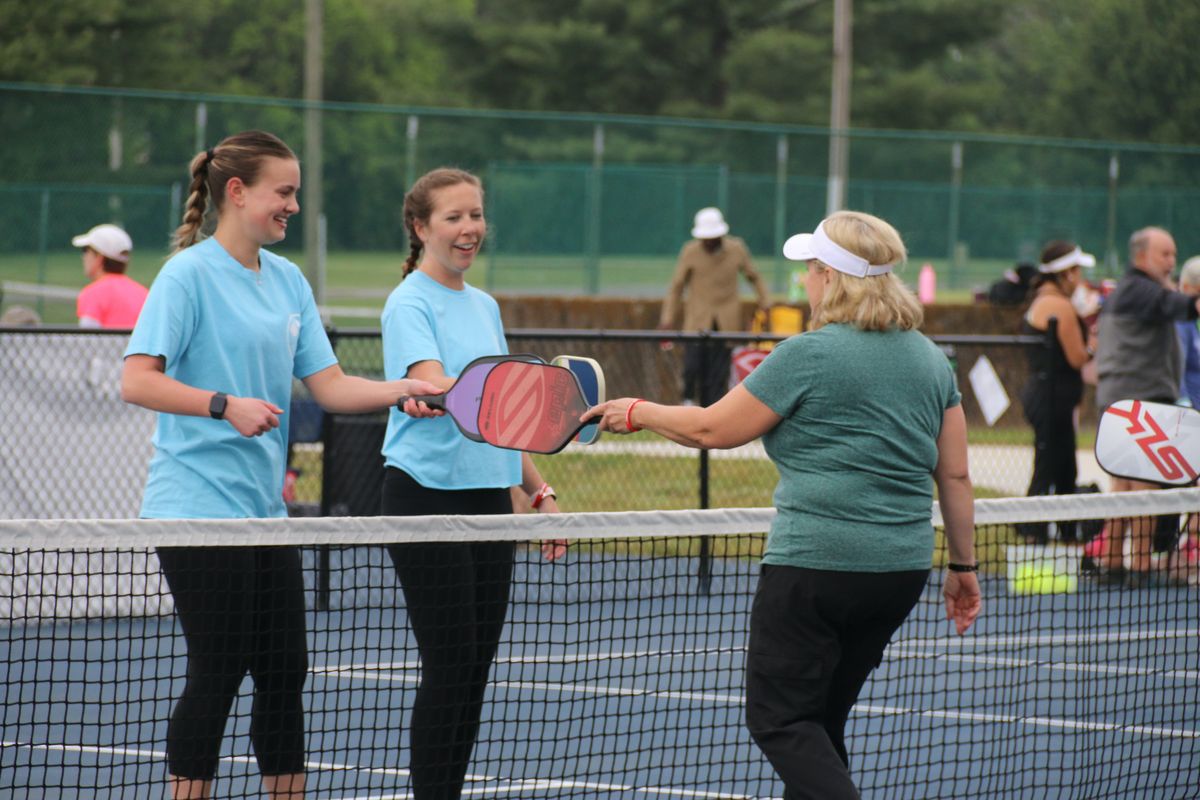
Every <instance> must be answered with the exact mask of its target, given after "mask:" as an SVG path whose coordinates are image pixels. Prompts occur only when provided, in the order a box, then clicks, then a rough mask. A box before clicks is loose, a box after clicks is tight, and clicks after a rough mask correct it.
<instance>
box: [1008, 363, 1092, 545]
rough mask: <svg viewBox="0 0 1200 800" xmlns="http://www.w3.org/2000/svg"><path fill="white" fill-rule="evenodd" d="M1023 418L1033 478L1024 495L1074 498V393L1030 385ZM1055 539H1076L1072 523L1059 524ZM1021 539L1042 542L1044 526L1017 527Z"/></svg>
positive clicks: (1076, 400) (1076, 398) (1041, 385)
mask: <svg viewBox="0 0 1200 800" xmlns="http://www.w3.org/2000/svg"><path fill="white" fill-rule="evenodd" d="M1022 403H1023V405H1024V407H1025V418H1026V419H1027V420H1029V424H1030V425H1031V426H1032V427H1033V436H1034V447H1033V476H1032V477H1031V478H1030V481H1029V489H1028V491H1026V493H1025V494H1026V495H1028V496H1029V497H1033V496H1035V495H1044V494H1074V493H1075V481H1076V479H1077V476H1078V467H1077V466H1076V462H1075V447H1076V444H1075V406H1076V405H1077V403H1078V393H1076V392H1073V391H1070V390H1069V388H1058V387H1055V386H1053V385H1052V384H1050V383H1048V382H1037V383H1034V384H1031V385H1030V387H1029V388H1028V389H1027V390H1026V392H1025V394H1024V395H1023V397H1022ZM1057 525H1058V531H1059V537H1060V538H1062V539H1064V540H1066V541H1074V539H1075V538H1076V526H1075V523H1073V522H1059V523H1057ZM1018 530H1019V531H1020V533H1021V535H1023V536H1025V537H1026V538H1028V539H1032V540H1036V541H1039V542H1044V541H1046V538H1047V525H1046V523H1044V522H1042V523H1028V524H1024V525H1019V526H1018Z"/></svg>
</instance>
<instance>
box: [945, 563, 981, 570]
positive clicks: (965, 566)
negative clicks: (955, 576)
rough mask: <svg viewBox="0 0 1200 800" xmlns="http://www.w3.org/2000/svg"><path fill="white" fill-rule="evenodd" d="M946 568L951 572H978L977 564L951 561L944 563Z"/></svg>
mask: <svg viewBox="0 0 1200 800" xmlns="http://www.w3.org/2000/svg"><path fill="white" fill-rule="evenodd" d="M946 569H948V570H950V571H951V572H978V571H979V565H978V564H955V563H954V562H953V561H951V562H948V563H947V564H946Z"/></svg>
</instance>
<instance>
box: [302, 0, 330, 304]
mask: <svg viewBox="0 0 1200 800" xmlns="http://www.w3.org/2000/svg"><path fill="white" fill-rule="evenodd" d="M324 18H325V8H324V0H304V99H305V100H306V101H308V102H307V104H306V106H305V109H304V172H303V180H302V185H303V187H304V189H303V194H304V203H303V205H302V206H301V208H302V210H303V211H304V271H305V273H307V276H308V282H309V283H310V284H312V288H313V294H314V295H316V299H317V304H318V305H320V304H323V303H324V302H325V253H324V248H323V247H322V237H321V223H322V220H323V219H324V216H325V215H324V211H323V205H322V203H321V193H322V189H321V172H322V167H321V150H322V142H321V107H320V103H321V100H322V99H323V91H322V84H323V82H324V79H325V78H324V38H325V36H324V27H325V19H324Z"/></svg>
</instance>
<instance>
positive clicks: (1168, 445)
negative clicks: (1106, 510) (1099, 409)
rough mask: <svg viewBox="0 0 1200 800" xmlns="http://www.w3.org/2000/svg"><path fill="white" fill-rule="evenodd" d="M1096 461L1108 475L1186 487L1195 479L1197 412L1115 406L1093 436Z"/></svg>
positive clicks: (1199, 462)
mask: <svg viewBox="0 0 1200 800" xmlns="http://www.w3.org/2000/svg"><path fill="white" fill-rule="evenodd" d="M1096 461H1097V462H1099V464H1100V467H1101V468H1102V469H1103V470H1104V471H1105V472H1107V473H1108V474H1109V475H1113V476H1115V477H1118V478H1127V479H1129V480H1135V481H1147V482H1150V483H1161V484H1165V485H1168V486H1188V485H1190V484H1193V483H1195V482H1196V478H1197V476H1198V475H1200V412H1198V411H1196V410H1195V409H1191V408H1186V407H1184V406H1173V405H1167V404H1166V403H1148V402H1144V401H1142V400H1119V401H1117V402H1116V403H1113V404H1112V405H1111V406H1109V407H1108V408H1106V409H1105V410H1104V414H1102V415H1101V417H1100V428H1099V430H1097V431H1096Z"/></svg>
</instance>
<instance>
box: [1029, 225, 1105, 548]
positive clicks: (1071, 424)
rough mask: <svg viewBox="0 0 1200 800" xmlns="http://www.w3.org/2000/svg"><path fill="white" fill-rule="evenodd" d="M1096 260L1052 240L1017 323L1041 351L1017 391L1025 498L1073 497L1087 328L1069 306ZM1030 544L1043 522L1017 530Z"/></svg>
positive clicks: (1067, 531)
mask: <svg viewBox="0 0 1200 800" xmlns="http://www.w3.org/2000/svg"><path fill="white" fill-rule="evenodd" d="M1095 264H1096V259H1095V258H1094V257H1093V256H1091V255H1090V254H1088V253H1084V252H1083V251H1082V250H1080V249H1079V248H1078V247H1077V246H1075V245H1074V244H1073V243H1071V242H1065V241H1054V242H1050V243H1049V244H1047V245H1046V247H1045V248H1044V249H1043V250H1042V257H1041V264H1040V265H1039V267H1038V277H1037V278H1036V279H1035V280H1034V293H1035V294H1034V299H1033V303H1031V304H1030V306H1029V310H1028V311H1027V312H1026V313H1025V317H1024V318H1023V320H1022V322H1021V326H1022V331H1023V332H1024V333H1026V334H1034V335H1042V336H1043V337H1044V344H1043V345H1042V346H1036V347H1030V348H1029V349H1028V351H1027V353H1028V357H1029V381H1028V383H1026V384H1025V388H1024V390H1023V391H1022V392H1021V404H1022V405H1023V406H1024V409H1025V418H1026V419H1027V420H1028V421H1029V424H1030V425H1032V426H1033V433H1034V451H1033V477H1032V478H1031V479H1030V481H1029V490H1028V491H1027V492H1026V494H1027V495H1029V496H1031V497H1032V496H1034V495H1043V494H1074V493H1075V480H1076V476H1077V475H1078V466H1077V464H1076V462H1075V409H1076V408H1077V407H1078V406H1079V402H1080V400H1081V399H1082V398H1083V377H1082V375H1081V373H1080V370H1081V369H1082V368H1083V365H1084V364H1085V363H1087V361H1088V359H1090V358H1091V351H1090V348H1089V347H1088V346H1087V328H1086V326H1085V325H1084V322H1083V320H1082V319H1081V318H1080V316H1079V314H1078V313H1077V312H1076V310H1075V307H1074V306H1073V305H1072V304H1071V295H1072V294H1073V293H1074V292H1075V289H1076V287H1078V286H1079V283H1080V270H1081V269H1082V268H1085V267H1086V268H1090V267H1093V266H1095ZM1058 529H1059V534H1060V536H1061V538H1062V539H1064V540H1068V541H1070V540H1074V539H1075V535H1076V528H1075V525H1073V524H1071V523H1065V522H1064V523H1059V526H1058ZM1021 532H1022V534H1023V535H1024V536H1025V538H1026V539H1027V540H1029V541H1031V542H1034V543H1042V542H1045V541H1046V538H1047V527H1046V524H1045V523H1035V524H1029V525H1025V526H1022V528H1021Z"/></svg>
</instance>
